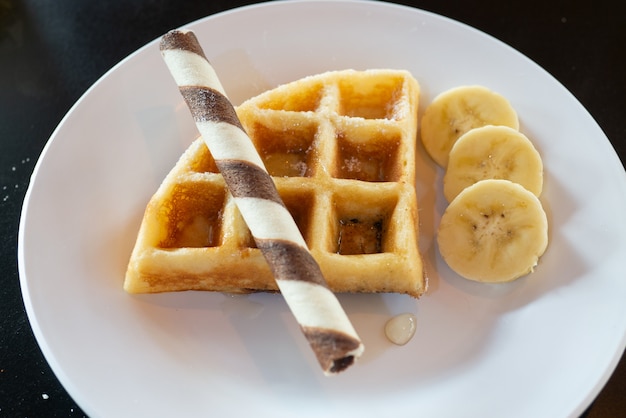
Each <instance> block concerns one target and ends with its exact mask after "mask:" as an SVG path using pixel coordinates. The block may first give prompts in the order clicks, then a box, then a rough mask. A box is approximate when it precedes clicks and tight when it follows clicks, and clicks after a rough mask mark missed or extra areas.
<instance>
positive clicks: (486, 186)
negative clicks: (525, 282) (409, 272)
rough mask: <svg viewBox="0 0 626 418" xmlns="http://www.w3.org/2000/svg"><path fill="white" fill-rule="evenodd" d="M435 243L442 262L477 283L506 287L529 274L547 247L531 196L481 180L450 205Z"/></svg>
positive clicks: (505, 183) (543, 219)
mask: <svg viewBox="0 0 626 418" xmlns="http://www.w3.org/2000/svg"><path fill="white" fill-rule="evenodd" d="M437 243H438V246H439V252H440V254H441V256H442V258H443V259H444V260H445V262H446V263H447V264H448V266H450V268H451V269H452V270H454V271H455V272H456V273H458V274H459V275H461V276H463V277H465V278H467V279H470V280H474V281H478V282H489V283H497V282H507V281H511V280H514V279H517V278H519V277H521V276H524V275H526V274H527V273H530V272H532V271H533V269H534V267H535V266H536V265H537V262H538V260H539V257H541V255H542V254H543V253H544V251H545V250H546V247H547V245H548V220H547V216H546V213H545V211H544V210H543V207H542V206H541V203H540V201H539V199H538V198H537V196H535V195H534V194H532V193H531V192H529V191H528V190H526V189H525V188H524V187H522V186H520V185H519V184H517V183H513V182H512V181H509V180H501V179H500V180H495V179H490V180H482V181H479V182H477V183H474V184H473V185H471V186H469V187H467V188H466V189H464V190H463V191H462V192H461V193H459V194H458V196H457V197H456V198H455V199H454V200H453V201H452V202H451V203H450V205H449V206H448V208H447V209H446V211H445V212H444V214H443V216H442V218H441V223H440V225H439V230H438V235H437Z"/></svg>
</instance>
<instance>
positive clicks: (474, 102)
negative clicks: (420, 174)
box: [421, 86, 519, 168]
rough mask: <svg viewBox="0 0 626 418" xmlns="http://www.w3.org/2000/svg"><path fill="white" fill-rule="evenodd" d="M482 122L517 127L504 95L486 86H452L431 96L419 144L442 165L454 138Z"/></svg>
mask: <svg viewBox="0 0 626 418" xmlns="http://www.w3.org/2000/svg"><path fill="white" fill-rule="evenodd" d="M485 125H504V126H509V127H511V128H513V129H519V120H518V118H517V112H516V111H515V109H513V107H512V106H511V104H510V103H509V101H508V100H507V99H506V98H504V97H503V96H501V95H500V94H498V93H496V92H494V91H491V90H490V89H488V88H486V87H483V86H461V87H455V88H453V89H450V90H448V91H445V92H443V93H441V94H439V95H438V96H437V97H435V99H433V101H432V102H431V104H430V105H429V106H428V107H427V108H426V110H425V111H424V116H423V117H422V123H421V138H422V143H423V144H424V148H425V149H426V151H427V152H428V154H429V155H430V156H431V158H432V159H433V160H434V161H435V162H436V163H437V164H439V165H440V166H441V167H444V168H445V167H446V166H447V165H448V154H449V152H450V150H451V149H452V145H454V143H455V142H456V140H457V139H458V138H459V137H460V136H461V135H463V134H464V133H465V132H467V131H469V130H470V129H473V128H478V127H481V126H485Z"/></svg>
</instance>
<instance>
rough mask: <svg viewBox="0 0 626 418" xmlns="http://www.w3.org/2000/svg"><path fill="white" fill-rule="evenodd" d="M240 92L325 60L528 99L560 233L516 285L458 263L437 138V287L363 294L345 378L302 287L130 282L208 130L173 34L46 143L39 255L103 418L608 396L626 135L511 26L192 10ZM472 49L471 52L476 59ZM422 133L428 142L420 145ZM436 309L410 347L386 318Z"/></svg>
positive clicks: (23, 241) (523, 409) (80, 381)
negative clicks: (322, 364)
mask: <svg viewBox="0 0 626 418" xmlns="http://www.w3.org/2000/svg"><path fill="white" fill-rule="evenodd" d="M188 27H189V28H191V29H193V30H195V32H196V34H197V35H198V37H199V39H200V41H201V43H202V44H203V46H204V49H205V52H206V53H207V55H208V57H209V59H210V60H211V61H212V62H213V64H214V66H215V67H216V69H217V71H218V74H220V75H221V79H222V82H223V84H224V85H225V88H226V90H227V92H228V93H229V95H230V96H231V99H232V100H233V101H234V102H235V103H236V104H237V103H239V102H241V101H242V100H243V99H245V98H247V97H249V96H252V95H255V94H257V93H260V92H261V91H263V90H265V89H267V88H270V87H273V86H275V85H277V84H278V83H282V82H287V81H291V80H295V79H298V78H300V77H303V76H305V75H310V74H314V73H318V72H322V71H325V70H332V69H344V68H355V69H366V68H376V67H387V68H402V69H408V70H410V71H411V72H412V73H413V75H414V76H415V77H416V78H417V79H418V80H419V82H420V84H421V87H422V96H421V109H422V110H423V108H424V106H425V104H427V103H428V102H429V101H430V100H431V99H432V98H433V97H434V96H435V95H436V94H437V93H439V92H441V91H443V90H446V89H448V88H451V87H454V86H458V85H462V84H482V85H485V86H488V87H490V88H492V89H493V90H496V91H498V92H500V93H501V94H503V95H505V96H506V97H507V98H508V99H509V100H510V101H511V103H512V104H513V106H514V107H515V108H516V109H517V111H518V113H519V116H520V121H521V130H522V131H523V132H524V133H526V134H527V135H528V136H529V137H530V138H531V139H532V140H533V141H534V143H535V144H536V146H537V148H538V149H539V151H540V153H541V155H542V156H543V158H544V163H545V168H546V185H545V191H544V193H543V195H542V200H543V203H544V205H545V207H546V209H547V212H548V214H549V219H550V225H551V230H550V239H551V243H550V246H549V248H548V251H547V252H546V254H545V255H544V257H543V258H542V260H541V263H540V265H539V266H538V268H537V269H536V272H535V273H534V274H532V275H530V276H528V277H526V278H523V279H520V280H518V281H516V282H514V283H511V284H505V285H481V284H477V283H472V282H468V281H465V280H463V279H461V278H459V277H457V276H456V275H455V274H453V273H452V272H451V271H450V270H449V269H448V268H447V267H446V266H445V264H444V263H443V262H442V261H441V259H440V258H439V257H438V255H437V251H436V247H435V245H434V240H433V234H434V230H435V226H436V224H437V222H438V220H439V217H440V215H441V213H442V210H443V209H444V207H445V206H444V205H445V204H444V200H443V198H442V197H441V177H442V173H441V171H440V170H438V169H437V168H436V167H435V166H434V164H433V163H432V162H431V161H430V160H429V159H428V157H426V156H425V154H424V153H423V151H420V154H419V157H418V158H419V161H418V164H419V166H420V169H419V175H420V179H419V185H418V193H419V199H420V207H421V211H420V215H421V222H422V230H421V236H420V239H421V247H422V251H423V253H424V256H425V259H426V267H427V269H428V274H429V276H430V281H431V288H430V291H429V292H428V294H427V295H426V296H424V297H423V298H422V299H420V300H412V299H411V298H409V297H406V296H400V295H342V296H341V297H340V298H341V301H342V303H343V304H344V306H345V308H346V310H347V312H348V314H349V315H350V317H351V318H352V319H353V322H354V325H355V327H356V328H357V330H358V332H359V333H360V335H361V337H362V338H363V340H364V343H365V345H366V353H365V355H364V357H363V358H362V361H360V362H359V363H358V365H356V366H354V367H352V368H350V369H348V370H347V371H346V372H345V373H343V374H341V375H339V376H336V377H332V378H327V377H324V376H323V375H322V373H321V371H320V370H319V367H318V365H317V363H316V361H315V359H314V358H313V355H312V352H311V351H310V350H309V348H308V346H307V345H306V342H305V341H304V339H303V337H302V335H301V334H300V331H299V330H298V327H297V325H296V324H295V322H294V320H293V319H292V318H291V315H290V314H289V311H288V309H287V308H286V306H285V304H284V303H283V300H282V298H281V297H280V295H268V294H260V295H252V296H246V297H237V298H233V297H229V296H225V295H222V294H212V293H193V292H185V293H178V294H161V295H141V296H130V295H128V294H126V293H124V291H123V290H122V281H123V277H124V272H125V269H126V263H127V261H128V258H129V255H130V251H131V249H132V247H133V244H134V240H135V237H136V233H137V231H138V227H139V223H140V220H141V217H142V214H143V210H144V207H145V205H146V203H147V201H148V199H149V197H150V196H151V194H152V193H153V192H154V191H155V190H156V188H157V186H158V185H159V183H160V182H161V180H162V179H163V177H164V176H165V174H166V173H167V172H168V171H169V169H170V168H171V167H172V166H173V164H174V163H175V161H176V160H177V159H178V157H179V156H180V154H181V153H182V152H183V151H184V149H185V148H186V146H187V145H188V144H189V143H190V142H191V141H192V140H193V138H194V137H195V136H196V131H195V126H194V124H193V121H192V119H191V117H190V116H189V112H188V111H187V109H186V108H185V106H184V104H183V101H182V99H181V97H180V95H179V93H178V90H177V87H176V85H175V84H174V82H173V79H172V78H171V76H170V74H169V73H168V71H167V68H166V66H165V64H164V63H163V62H162V59H161V56H160V54H159V51H158V44H157V41H155V42H152V43H150V44H149V45H147V46H146V47H144V48H142V49H140V50H139V51H137V52H136V53H134V54H132V55H131V56H130V57H128V58H127V59H125V60H124V61H122V62H121V63H120V64H119V65H117V66H116V67H115V68H113V69H112V70H111V71H109V72H108V73H107V74H106V75H105V76H104V77H103V78H102V79H101V80H99V81H98V82H97V83H96V84H95V85H94V86H93V87H92V88H91V89H89V91H88V92H87V93H86V94H85V95H84V96H83V97H82V98H81V99H80V100H79V101H78V103H76V105H75V106H74V107H73V108H72V110H71V111H70V112H69V113H68V115H67V116H66V117H65V118H64V119H63V121H62V122H61V124H60V125H59V127H58V128H57V129H56V131H55V132H54V134H53V135H52V138H51V139H50V141H49V142H48V144H47V146H46V147H45V150H44V152H43V154H42V155H41V158H40V159H39V161H38V163H37V166H36V168H35V172H34V175H33V178H32V181H31V184H30V188H29V190H28V193H27V197H26V200H25V203H24V209H23V215H22V221H21V225H20V234H19V269H20V276H21V285H22V290H23V294H24V300H25V305H26V309H27V311H28V315H29V318H30V321H31V324H32V326H33V329H34V332H35V335H36V337H37V340H38V342H39V344H40V345H41V348H42V350H43V352H44V354H45V356H46V358H47V360H48V361H49V362H50V365H51V367H52V368H53V370H54V372H55V373H56V374H57V375H58V377H59V379H60V381H61V382H62V384H63V385H64V386H65V387H66V388H67V390H68V391H69V393H70V394H71V395H72V397H73V398H74V399H75V400H76V402H77V403H78V404H79V405H80V406H81V407H82V408H83V409H84V410H85V411H86V412H87V413H88V414H89V415H91V416H93V417H98V416H101V417H117V418H119V417H137V416H145V417H148V416H149V417H172V416H185V417H194V416H198V417H199V416H257V417H273V418H276V417H294V416H298V417H320V416H343V417H352V416H354V417H380V416H391V417H409V416H411V417H412V416H417V415H418V414H419V415H420V416H427V417H459V416H481V417H487V416H494V417H502V416H506V417H542V416H545V417H565V416H577V415H578V414H580V413H581V412H583V411H584V409H585V408H586V406H588V405H589V403H590V402H591V401H592V400H593V398H594V397H595V395H597V393H598V392H599V391H600V389H601V387H602V386H603V384H604V383H605V382H606V380H607V379H608V377H609V375H610V374H611V372H612V371H613V369H614V367H615V366H616V363H617V361H618V359H619V357H620V355H621V353H622V351H623V349H624V346H625V344H626V303H624V301H625V300H626V280H624V277H626V257H624V254H626V217H624V213H626V176H625V173H624V170H623V168H622V166H621V164H620V162H619V160H618V158H617V156H616V154H615V153H614V151H613V149H612V148H611V146H610V144H609V142H608V140H607V138H606V136H605V135H604V134H603V132H602V131H601V129H600V128H599V127H598V125H597V124H596V123H595V122H594V120H593V119H592V118H591V116H590V115H589V114H588V113H587V112H586V111H585V109H584V108H583V107H582V106H581V105H580V104H579V102H578V101H576V99H575V98H574V97H573V96H572V95H571V94H570V93H569V92H567V91H566V89H565V88H563V86H562V85H560V84H559V83H558V82H557V81H556V80H554V79H553V78H552V77H551V76H550V75H549V74H547V73H546V72H545V71H544V70H542V69H541V68H539V67H538V66H537V65H535V64H534V63H533V62H531V61H530V60H528V59H527V58H525V57H524V56H522V55H521V54H519V53H518V52H516V51H514V50H512V49H511V48H509V47H508V46H506V45H504V44H502V43H501V42H499V41H497V40H495V39H493V38H491V37H489V36H486V35H485V34H483V33H481V32H479V31H476V30H474V29H472V28H469V27H467V26H464V25H462V24H459V23H457V22H454V21H451V20H449V19H446V18H442V17H440V16H436V15H433V14H430V13H425V12H423V11H420V10H415V9H410V8H406V7H401V6H395V5H389V4H384V3H379V2H351V1H329V2H319V1H309V2H286V3H282V2H279V3H270V4H263V5H258V6H253V7H246V8H243V9H238V10H234V11H231V12H227V13H222V14H219V15H215V16H210V17H208V18H205V19H202V20H200V21H197V22H195V23H193V24H190V25H188ZM460 63H462V65H460ZM420 150H421V148H420ZM402 312H414V313H416V314H417V316H418V327H417V333H416V335H415V337H414V338H413V340H412V341H411V342H410V343H409V344H407V345H406V346H402V347H398V346H394V345H392V344H391V343H389V342H388V341H387V340H386V339H385V337H384V334H383V326H384V323H385V321H387V319H389V318H390V317H391V316H393V315H395V314H399V313H402Z"/></svg>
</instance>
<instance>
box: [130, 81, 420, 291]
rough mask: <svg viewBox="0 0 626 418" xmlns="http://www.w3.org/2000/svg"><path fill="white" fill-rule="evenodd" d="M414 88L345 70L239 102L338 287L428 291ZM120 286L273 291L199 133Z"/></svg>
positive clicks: (155, 204) (146, 225)
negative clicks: (418, 195) (420, 213)
mask: <svg viewBox="0 0 626 418" xmlns="http://www.w3.org/2000/svg"><path fill="white" fill-rule="evenodd" d="M418 98H419V85H418V83H417V81H416V80H415V79H414V78H413V77H412V76H411V75H410V73H408V72H406V71H395V70H368V71H353V70H345V71H336V72H328V73H324V74H320V75H316V76H310V77H306V78H303V79H301V80H298V81H295V82H292V83H289V84H286V85H283V86H280V87H277V88H275V89H273V90H270V91H268V92H265V93H263V94H261V95H259V96H256V97H254V98H252V99H250V100H248V101H246V102H245V103H243V104H242V105H241V106H239V107H237V114H238V116H239V118H240V120H241V123H242V125H243V126H244V128H245V129H246V131H247V133H248V134H249V136H250V137H251V138H252V140H253V142H254V144H255V146H256V148H257V150H258V151H259V153H260V154H261V157H262V159H263V161H264V163H265V165H266V167H267V169H268V171H269V173H270V174H271V175H272V178H273V179H274V181H275V183H276V186H277V189H278V191H279V194H280V195H281V197H282V199H283V201H284V203H285V205H286V206H287V208H288V209H289V211H290V212H291V214H292V215H293V217H294V219H295V220H296V223H297V225H298V227H299V228H300V230H301V232H302V234H303V236H304V238H305V240H306V242H307V244H308V246H309V248H310V250H311V253H312V254H313V256H314V258H315V259H316V261H317V262H318V264H319V265H320V268H321V269H322V272H323V273H324V276H325V278H326V281H327V282H328V285H329V287H330V288H331V289H332V290H333V291H335V292H368V293H370V292H394V293H406V294H409V295H412V296H415V297H418V296H420V295H421V294H422V293H423V292H424V291H425V288H426V283H425V279H424V275H423V270H422V260H421V257H420V254H419V250H418V238H417V237H418V214H417V199H416V193H415V147H416V131H417V107H418ZM124 287H125V289H126V291H128V292H131V293H148V292H168V291H181V290H211V291H222V292H234V293H242V292H254V291H276V290H277V287H276V284H275V282H274V279H273V277H272V275H271V273H270V270H269V267H268V266H267V264H266V261H265V259H264V257H263V255H262V254H261V252H260V250H258V249H257V248H255V245H254V240H253V239H252V236H251V234H250V231H249V230H248V228H247V226H246V224H245V222H244V221H243V219H242V218H241V216H240V214H239V212H238V210H237V208H236V206H235V204H234V201H233V199H232V197H231V195H230V193H228V191H227V190H226V186H225V184H224V180H223V178H222V176H221V175H220V174H219V172H218V170H217V168H216V166H215V163H214V161H213V158H212V157H211V155H210V153H209V151H208V149H207V148H206V145H205V144H204V142H203V141H202V139H201V138H199V139H197V140H196V141H195V142H194V143H193V144H192V145H191V146H190V147H189V148H188V149H187V151H186V152H185V153H184V154H183V156H182V157H181V158H180V160H179V161H178V163H177V164H176V166H175V167H174V168H173V170H172V171H171V172H170V173H169V174H168V176H167V177H166V178H165V180H164V181H163V183H162V184H161V186H160V187H159V189H158V191H157V192H156V194H155V195H154V196H153V197H152V199H151V200H150V202H149V204H148V206H147V208H146V211H145V214H144V218H143V222H142V225H141V228H140V231H139V236H138V238H137V242H136V245H135V248H134V250H133V253H132V256H131V260H130V263H129V266H128V271H127V274H126V280H125V284H124Z"/></svg>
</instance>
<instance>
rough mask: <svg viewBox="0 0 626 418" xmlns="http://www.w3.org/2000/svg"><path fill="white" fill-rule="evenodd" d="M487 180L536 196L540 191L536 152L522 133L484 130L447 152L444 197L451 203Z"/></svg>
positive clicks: (465, 137)
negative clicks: (518, 187) (508, 183)
mask: <svg viewBox="0 0 626 418" xmlns="http://www.w3.org/2000/svg"><path fill="white" fill-rule="evenodd" d="M486 179H505V180H511V181H512V182H514V183H518V184H521V185H522V186H524V187H525V188H526V189H528V190H529V191H530V192H532V193H533V194H534V195H535V196H539V195H540V194H541V190H542V188H543V163H542V161H541V156H540V155H539V152H537V150H536V149H535V147H534V145H533V144H532V142H531V141H530V140H529V139H528V138H527V137H526V135H524V134H523V133H521V132H519V131H517V130H515V129H513V128H509V127H507V126H493V125H488V126H483V127H481V128H476V129H472V130H470V131H468V132H466V133H465V134H463V135H462V136H461V137H460V138H459V139H458V140H457V141H456V143H455V144H454V146H453V147H452V149H451V150H450V158H449V160H448V166H447V168H446V173H445V175H444V177H443V194H444V196H445V197H446V199H447V200H448V202H451V201H452V200H453V199H454V198H455V197H456V195H458V194H459V193H460V192H461V190H463V189H465V188H466V187H468V186H470V185H472V184H474V183H476V182H477V181H480V180H486Z"/></svg>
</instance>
